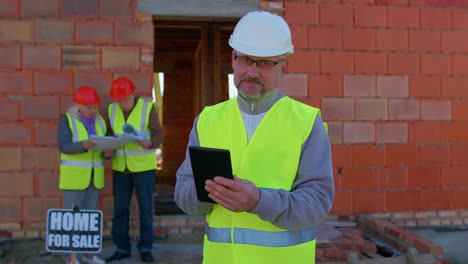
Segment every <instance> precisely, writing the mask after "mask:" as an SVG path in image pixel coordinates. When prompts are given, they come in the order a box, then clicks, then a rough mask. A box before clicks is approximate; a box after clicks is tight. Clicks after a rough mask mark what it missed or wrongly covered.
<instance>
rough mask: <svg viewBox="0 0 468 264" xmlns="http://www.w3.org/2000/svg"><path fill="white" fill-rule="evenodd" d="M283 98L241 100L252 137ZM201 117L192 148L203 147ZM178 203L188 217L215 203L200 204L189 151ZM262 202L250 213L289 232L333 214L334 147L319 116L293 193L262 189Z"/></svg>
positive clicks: (177, 193) (181, 172) (178, 187)
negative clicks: (199, 134)
mask: <svg viewBox="0 0 468 264" xmlns="http://www.w3.org/2000/svg"><path fill="white" fill-rule="evenodd" d="M282 97H283V95H281V94H279V93H276V92H274V93H272V94H271V95H270V96H269V97H267V98H265V100H263V101H261V102H256V103H251V102H247V101H245V100H244V99H242V98H241V97H238V104H239V108H240V110H241V113H242V117H243V119H244V124H245V127H246V131H247V135H248V138H250V137H251V135H252V134H253V133H254V131H255V129H256V127H257V126H258V124H259V123H260V122H261V120H262V118H263V116H264V114H265V113H266V112H267V111H268V110H269V109H270V108H271V107H272V106H273V104H275V103H276V102H277V101H278V100H279V99H281V98H282ZM197 122H198V117H197V118H196V119H195V121H194V125H193V128H192V130H191V132H190V137H189V143H188V145H189V146H200V141H199V138H198V133H197V129H196V127H197ZM176 175H177V182H176V189H175V194H174V197H175V201H176V203H177V205H178V206H179V207H180V208H181V209H182V210H183V211H184V212H185V213H187V214H190V215H203V214H206V213H209V212H210V211H211V210H212V208H213V206H214V204H212V203H204V202H199V201H198V199H197V194H196V190H195V183H194V180H193V173H192V165H191V163H190V157H189V154H188V151H186V155H185V160H184V162H183V163H182V165H181V166H180V168H179V170H178V171H177V174H176ZM260 193H261V195H260V200H259V202H258V204H257V205H256V206H255V207H254V208H253V209H252V210H251V211H249V212H250V213H253V214H256V215H258V216H259V217H260V218H261V219H262V220H264V221H269V222H270V223H272V224H274V225H276V226H278V227H281V228H284V229H288V230H297V229H303V228H308V227H313V226H315V225H317V224H318V223H320V222H321V221H322V220H323V219H324V218H325V217H326V216H327V215H328V213H329V211H330V209H331V207H332V203H333V196H334V183H333V168H332V160H331V147H330V142H329V139H328V135H327V133H326V131H325V128H324V126H323V121H322V118H321V117H320V116H317V117H316V119H315V122H314V125H313V127H312V130H311V133H310V135H309V137H308V138H307V140H306V141H305V143H304V144H303V146H302V151H301V157H300V161H299V168H298V171H297V175H296V179H295V180H294V184H293V186H292V189H291V191H286V190H282V189H268V188H260Z"/></svg>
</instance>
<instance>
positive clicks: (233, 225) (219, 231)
mask: <svg viewBox="0 0 468 264" xmlns="http://www.w3.org/2000/svg"><path fill="white" fill-rule="evenodd" d="M229 45H230V46H231V47H232V48H233V51H232V68H233V70H234V83H235V85H236V87H237V89H238V92H239V96H238V97H237V98H234V99H231V100H228V101H225V102H222V103H220V104H217V105H214V106H210V107H206V108H205V109H204V110H203V111H202V112H201V113H200V115H199V116H198V117H197V118H196V120H195V122H194V127H193V129H192V131H191V132H190V138H189V144H188V145H189V146H202V147H210V148H220V149H228V150H229V151H230V154H231V162H232V171H233V174H234V175H235V176H234V179H233V180H230V179H227V178H224V177H219V176H218V177H215V178H214V180H207V181H206V182H205V190H206V191H207V192H208V193H209V197H210V198H211V199H212V200H213V201H215V202H216V203H207V202H200V201H198V200H197V194H196V188H195V184H194V179H193V173H192V166H191V161H190V156H189V153H188V151H187V154H186V158H185V161H184V162H183V164H182V165H181V167H180V168H179V170H178V171H177V183H176V190H175V200H176V203H177V205H178V206H179V207H180V208H181V209H182V210H183V211H184V212H185V213H187V214H190V215H206V222H207V223H206V226H205V236H204V251H203V263H233V264H244V263H269V264H272V263H295V264H297V263H315V227H316V226H317V225H318V224H319V223H320V222H321V221H322V220H323V219H324V218H325V217H326V216H327V215H328V213H329V211H330V209H331V207H332V203H333V196H334V185H333V170H332V161H331V150H330V142H329V140H328V136H327V133H326V130H325V128H324V125H323V121H322V119H321V117H320V110H319V109H317V108H314V107H311V106H308V105H305V104H302V103H299V102H297V101H295V100H293V99H291V98H289V97H287V96H284V95H282V94H280V93H278V91H277V87H278V84H279V82H280V79H281V78H282V76H283V75H284V74H285V72H286V68H287V64H288V61H287V60H288V56H289V55H290V54H292V53H293V51H294V48H293V45H292V43H291V33H290V30H289V27H288V24H287V23H286V22H285V21H284V19H283V18H282V17H280V16H278V15H275V14H272V13H269V12H263V11H261V12H250V13H248V14H247V15H245V16H244V17H242V19H241V20H240V21H239V22H238V24H237V25H236V27H235V29H234V32H233V33H232V35H231V38H230V39H229Z"/></svg>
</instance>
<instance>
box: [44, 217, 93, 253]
mask: <svg viewBox="0 0 468 264" xmlns="http://www.w3.org/2000/svg"><path fill="white" fill-rule="evenodd" d="M46 231H47V234H46V249H47V250H48V251H51V252H71V253H97V252H100V251H101V249H102V212H101V211H99V210H80V211H73V210H67V209H49V210H48V211H47V230H46Z"/></svg>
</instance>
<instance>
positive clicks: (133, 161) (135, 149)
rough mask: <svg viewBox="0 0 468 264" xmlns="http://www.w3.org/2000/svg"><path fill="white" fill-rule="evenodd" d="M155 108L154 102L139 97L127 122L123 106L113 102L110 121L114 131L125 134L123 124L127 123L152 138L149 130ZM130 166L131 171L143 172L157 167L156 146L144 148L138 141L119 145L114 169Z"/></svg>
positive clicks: (115, 133)
mask: <svg viewBox="0 0 468 264" xmlns="http://www.w3.org/2000/svg"><path fill="white" fill-rule="evenodd" d="M152 110H153V103H151V102H148V101H145V100H143V99H141V98H138V100H137V102H136V104H135V106H134V107H133V109H132V112H131V113H130V115H129V116H128V119H127V122H125V119H124V114H123V111H122V108H121V107H120V105H119V104H118V103H112V104H110V105H109V107H108V113H109V122H110V125H111V127H112V131H114V135H116V136H118V137H122V136H123V134H124V133H123V130H122V126H123V125H124V124H125V123H128V124H131V125H132V126H133V127H134V128H136V129H137V130H138V131H139V132H140V133H144V134H145V136H146V139H147V140H150V139H151V133H150V130H149V116H150V112H151V111H152ZM125 168H128V169H129V170H130V171H131V172H141V171H148V170H154V169H156V151H155V149H154V148H150V149H144V148H143V147H141V146H140V145H138V143H136V142H132V143H129V144H127V145H125V146H123V147H119V148H118V149H117V150H116V151H115V153H114V156H113V158H112V169H113V170H116V171H122V172H123V171H125Z"/></svg>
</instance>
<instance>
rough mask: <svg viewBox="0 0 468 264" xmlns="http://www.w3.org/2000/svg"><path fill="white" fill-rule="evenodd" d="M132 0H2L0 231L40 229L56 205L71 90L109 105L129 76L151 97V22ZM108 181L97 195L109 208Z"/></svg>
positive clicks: (104, 209)
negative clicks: (59, 138) (117, 84)
mask: <svg viewBox="0 0 468 264" xmlns="http://www.w3.org/2000/svg"><path fill="white" fill-rule="evenodd" d="M135 6H136V0H41V1H40V3H39V2H38V1H36V0H5V1H0V109H1V111H0V208H1V209H2V210H0V230H19V229H24V230H26V229H29V228H34V227H37V226H41V225H42V224H43V222H44V221H45V217H46V212H47V209H48V208H60V207H61V206H62V197H61V196H62V194H61V192H60V191H59V190H57V187H58V162H59V152H58V149H57V146H56V129H57V125H58V123H57V122H58V118H59V115H60V113H62V112H63V111H65V110H66V109H67V108H68V107H69V106H71V96H72V94H73V91H74V90H75V89H77V88H78V87H79V86H81V85H84V84H86V85H91V86H93V87H95V88H96V89H97V90H98V92H99V94H100V95H101V96H102V97H103V98H104V102H106V103H107V102H109V98H108V91H109V85H110V82H111V80H112V79H113V78H116V77H118V76H121V75H127V76H128V77H130V78H131V79H132V80H133V81H134V82H135V83H136V85H137V92H138V93H139V94H140V95H146V96H151V89H152V78H153V77H152V72H153V71H152V70H153V52H154V51H153V43H154V39H153V25H152V21H151V16H149V17H148V16H141V17H138V18H137V17H136V15H135V14H136V12H135ZM111 190H112V184H111V181H110V178H109V177H108V178H107V186H106V189H105V190H104V191H103V195H102V199H101V200H102V209H103V211H104V212H105V215H106V218H110V216H111V213H109V212H112V199H111V195H112V191H111Z"/></svg>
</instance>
